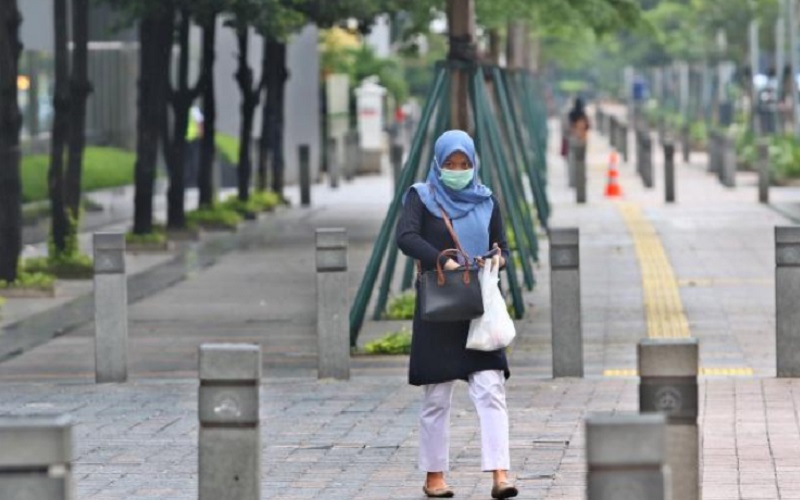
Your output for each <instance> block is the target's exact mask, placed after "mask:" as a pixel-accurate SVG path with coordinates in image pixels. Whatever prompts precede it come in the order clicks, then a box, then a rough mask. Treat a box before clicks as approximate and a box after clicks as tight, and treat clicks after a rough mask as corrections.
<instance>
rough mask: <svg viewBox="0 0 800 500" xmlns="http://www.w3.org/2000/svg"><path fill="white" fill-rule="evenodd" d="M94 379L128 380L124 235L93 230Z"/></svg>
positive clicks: (101, 381) (126, 285) (98, 380)
mask: <svg viewBox="0 0 800 500" xmlns="http://www.w3.org/2000/svg"><path fill="white" fill-rule="evenodd" d="M93 246H94V328H95V337H94V358H95V381H96V382H98V383H103V382H125V381H126V380H128V280H127V278H126V276H125V235H124V234H122V233H94V237H93Z"/></svg>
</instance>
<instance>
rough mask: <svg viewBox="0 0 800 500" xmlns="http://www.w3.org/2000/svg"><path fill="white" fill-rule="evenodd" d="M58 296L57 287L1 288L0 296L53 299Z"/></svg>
mask: <svg viewBox="0 0 800 500" xmlns="http://www.w3.org/2000/svg"><path fill="white" fill-rule="evenodd" d="M55 296H56V287H55V286H52V287H50V288H49V289H46V288H23V287H12V288H0V297H5V298H7V299H52V298H53V297H55Z"/></svg>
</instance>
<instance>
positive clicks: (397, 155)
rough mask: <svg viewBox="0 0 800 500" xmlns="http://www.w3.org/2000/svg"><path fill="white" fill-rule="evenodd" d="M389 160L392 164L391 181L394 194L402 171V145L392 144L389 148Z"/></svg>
mask: <svg viewBox="0 0 800 500" xmlns="http://www.w3.org/2000/svg"><path fill="white" fill-rule="evenodd" d="M389 159H390V163H391V164H392V179H393V181H394V183H393V184H392V186H393V188H394V192H395V193H396V192H397V188H398V185H399V183H400V172H401V171H402V170H403V145H402V144H392V146H391V148H390V149H389Z"/></svg>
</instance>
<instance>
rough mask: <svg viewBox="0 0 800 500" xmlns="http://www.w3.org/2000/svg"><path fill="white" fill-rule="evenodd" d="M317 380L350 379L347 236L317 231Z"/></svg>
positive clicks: (338, 231)
mask: <svg viewBox="0 0 800 500" xmlns="http://www.w3.org/2000/svg"><path fill="white" fill-rule="evenodd" d="M316 238H317V344H318V353H317V366H318V372H317V376H318V377H319V378H335V379H340V380H348V379H349V378H350V315H349V311H348V304H349V300H348V295H347V290H348V282H347V232H346V230H345V229H341V228H330V229H317V233H316Z"/></svg>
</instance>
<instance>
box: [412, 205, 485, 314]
mask: <svg viewBox="0 0 800 500" xmlns="http://www.w3.org/2000/svg"><path fill="white" fill-rule="evenodd" d="M439 208H440V209H441V207H439ZM441 210H442V218H443V220H444V223H445V225H446V226H447V230H448V231H450V236H452V238H453V242H454V243H455V244H456V247H458V248H449V249H447V250H443V251H442V252H441V253H439V256H438V258H437V259H436V268H435V269H431V270H429V271H426V272H424V273H420V276H419V299H420V300H419V305H420V317H421V318H422V319H423V320H424V321H469V320H471V319H475V318H477V317H479V316H481V315H483V297H482V296H481V284H480V281H479V280H478V270H477V269H470V266H469V263H470V262H471V261H470V258H469V255H467V253H466V252H464V250H463V249H462V248H461V243H460V242H459V241H458V236H456V233H455V230H454V229H453V225H452V224H451V222H450V218H449V217H448V216H447V214H446V213H445V211H444V210H443V209H441ZM451 255H452V256H456V257H457V256H458V255H461V256H462V257H463V258H464V262H465V263H466V265H465V266H464V269H454V270H451V271H447V270H444V269H442V257H444V256H451Z"/></svg>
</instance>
